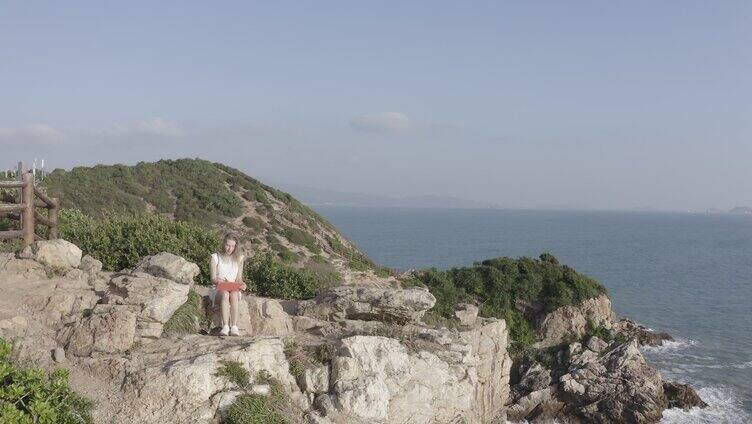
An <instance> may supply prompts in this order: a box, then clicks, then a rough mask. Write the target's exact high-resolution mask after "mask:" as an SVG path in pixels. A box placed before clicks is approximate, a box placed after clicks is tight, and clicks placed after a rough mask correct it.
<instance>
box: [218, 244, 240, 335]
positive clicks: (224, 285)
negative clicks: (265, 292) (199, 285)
mask: <svg viewBox="0 0 752 424" xmlns="http://www.w3.org/2000/svg"><path fill="white" fill-rule="evenodd" d="M219 250H220V252H221V253H212V255H211V260H210V262H209V273H210V275H211V282H212V284H214V288H213V290H212V291H211V296H212V303H213V304H214V305H216V304H217V300H219V303H220V306H221V309H222V330H221V331H220V333H219V334H221V335H223V336H226V335H228V334H229V335H231V336H239V335H240V333H239V331H238V311H239V309H238V304H239V303H240V292H241V291H242V290H245V289H246V284H245V283H244V282H243V262H244V260H245V258H244V256H243V255H242V254H241V253H240V249H239V248H238V239H237V237H235V236H234V235H232V234H227V235H225V236H224V237H223V239H222V245H221V246H220V249H219ZM228 283H236V284H228ZM233 286H234V287H233Z"/></svg>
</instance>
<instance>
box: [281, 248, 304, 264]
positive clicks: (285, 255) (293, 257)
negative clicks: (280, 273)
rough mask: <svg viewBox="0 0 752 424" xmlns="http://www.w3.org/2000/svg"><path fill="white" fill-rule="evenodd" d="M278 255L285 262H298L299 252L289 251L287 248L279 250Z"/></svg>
mask: <svg viewBox="0 0 752 424" xmlns="http://www.w3.org/2000/svg"><path fill="white" fill-rule="evenodd" d="M277 256H279V258H280V259H282V261H284V262H297V261H298V258H299V256H298V254H297V253H295V252H292V251H289V250H287V249H285V250H284V251H282V252H278V253H277Z"/></svg>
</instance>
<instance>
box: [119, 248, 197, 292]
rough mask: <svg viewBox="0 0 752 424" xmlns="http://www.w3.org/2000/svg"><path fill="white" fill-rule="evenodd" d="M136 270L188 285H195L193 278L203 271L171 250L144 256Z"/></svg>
mask: <svg viewBox="0 0 752 424" xmlns="http://www.w3.org/2000/svg"><path fill="white" fill-rule="evenodd" d="M134 271H137V272H138V271H140V272H146V273H148V274H151V275H153V276H155V277H161V278H167V279H170V280H172V281H175V282H178V283H181V284H188V285H193V279H194V278H196V276H198V274H199V273H200V272H201V270H200V269H199V267H198V265H196V264H194V263H193V262H190V261H188V260H186V259H184V258H182V257H180V256H178V255H175V254H172V253H169V252H162V253H158V254H156V255H154V256H146V257H144V258H143V259H142V260H141V262H140V263H139V264H138V265H137V266H136V268H135V270H134Z"/></svg>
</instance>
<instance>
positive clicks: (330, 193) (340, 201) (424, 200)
mask: <svg viewBox="0 0 752 424" xmlns="http://www.w3.org/2000/svg"><path fill="white" fill-rule="evenodd" d="M276 185H277V186H279V187H282V188H283V189H284V190H285V191H287V192H289V193H291V194H292V195H294V196H295V197H296V198H298V199H300V201H301V202H303V203H305V204H307V205H309V206H355V207H389V208H448V209H498V208H501V206H500V205H498V204H495V203H490V202H479V201H475V200H468V199H461V198H457V197H451V196H431V195H426V196H409V197H390V196H380V195H374V194H365V193H353V192H343V191H334V190H323V189H318V188H312V187H305V186H299V185H295V184H284V183H277V184H276Z"/></svg>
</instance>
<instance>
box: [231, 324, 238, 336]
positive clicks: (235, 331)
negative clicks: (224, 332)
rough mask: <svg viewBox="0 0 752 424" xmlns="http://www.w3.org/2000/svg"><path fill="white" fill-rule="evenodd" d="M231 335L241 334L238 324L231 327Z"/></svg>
mask: <svg viewBox="0 0 752 424" xmlns="http://www.w3.org/2000/svg"><path fill="white" fill-rule="evenodd" d="M230 335H231V336H239V335H240V331H239V330H238V326H237V325H233V326H232V327H230Z"/></svg>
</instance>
